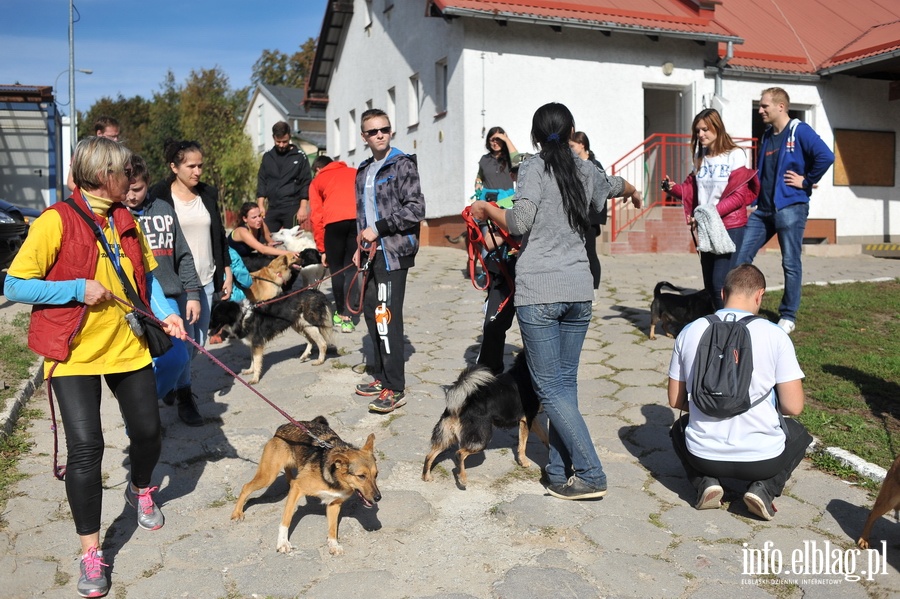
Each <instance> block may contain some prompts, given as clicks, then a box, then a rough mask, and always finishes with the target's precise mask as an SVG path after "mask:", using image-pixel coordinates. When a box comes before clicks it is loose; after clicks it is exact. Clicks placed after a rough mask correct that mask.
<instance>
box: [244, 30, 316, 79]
mask: <svg viewBox="0 0 900 599" xmlns="http://www.w3.org/2000/svg"><path fill="white" fill-rule="evenodd" d="M315 55H316V40H315V38H309V39H308V40H306V41H305V42H304V43H303V44H301V45H300V49H299V50H298V51H297V52H294V53H293V54H291V55H290V56H288V55H287V54H285V53H284V52H281V51H279V50H263V52H262V54H261V55H260V57H259V59H258V60H257V61H256V62H255V63H254V64H253V74H252V75H251V77H250V81H251V82H252V83H253V85H254V86H256V85H259V84H260V83H265V84H266V85H283V86H285V87H303V85H304V82H305V81H306V78H307V77H308V76H309V71H310V69H311V68H312V61H313V58H314V57H315Z"/></svg>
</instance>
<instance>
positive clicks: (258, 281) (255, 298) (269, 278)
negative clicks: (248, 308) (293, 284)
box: [246, 254, 298, 304]
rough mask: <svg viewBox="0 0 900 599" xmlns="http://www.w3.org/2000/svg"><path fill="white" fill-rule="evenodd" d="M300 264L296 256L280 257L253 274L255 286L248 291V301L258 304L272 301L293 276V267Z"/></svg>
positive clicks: (284, 255)
mask: <svg viewBox="0 0 900 599" xmlns="http://www.w3.org/2000/svg"><path fill="white" fill-rule="evenodd" d="M297 262H298V259H297V258H296V256H294V254H283V255H281V256H278V257H277V258H275V259H274V260H272V261H271V262H269V264H268V265H266V266H264V267H262V268H260V269H259V270H257V271H254V272H251V273H250V276H251V277H252V278H253V284H252V285H250V289H248V290H247V293H246V295H247V299H248V300H250V301H251V302H252V303H254V304H256V303H259V302H264V301H266V300H270V299H272V298H273V297H275V296H277V295H278V294H280V293H281V292H282V290H283V289H284V284H285V282H286V281H287V280H288V279H289V278H290V276H291V267H292V266H293V265H294V264H295V263H297Z"/></svg>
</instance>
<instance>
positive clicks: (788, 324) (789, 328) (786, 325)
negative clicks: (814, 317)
mask: <svg viewBox="0 0 900 599" xmlns="http://www.w3.org/2000/svg"><path fill="white" fill-rule="evenodd" d="M778 326H780V327H781V329H782V330H783V331H784V332H785V333H787V334H788V335H790V334H791V333H793V332H794V329H795V328H797V325H796V324H794V321H793V320H786V319H784V318H782V319H781V320H779V321H778Z"/></svg>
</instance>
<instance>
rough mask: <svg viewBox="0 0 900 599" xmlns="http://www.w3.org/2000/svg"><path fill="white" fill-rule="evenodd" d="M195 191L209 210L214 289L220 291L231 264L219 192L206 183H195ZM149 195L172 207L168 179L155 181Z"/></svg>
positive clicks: (173, 204)
mask: <svg viewBox="0 0 900 599" xmlns="http://www.w3.org/2000/svg"><path fill="white" fill-rule="evenodd" d="M197 193H199V194H200V200H201V201H202V202H203V205H204V206H205V207H206V210H207V212H209V216H210V219H211V221H212V224H211V225H210V226H211V228H212V231H211V232H210V234H211V235H212V251H213V259H214V260H215V262H216V272H215V274H214V275H213V289H214V291H217V292H218V291H222V285H223V283H225V267H226V266H229V267H230V266H231V258H230V257H229V256H228V241H227V240H226V238H225V226H224V225H223V224H222V215H221V213H220V212H219V192H218V190H217V189H216V188H215V187H213V186H212V185H207V184H206V183H198V184H197ZM150 196H151V197H154V198H158V199H160V200H162V201H164V202H165V203H167V204H169V205H170V206H172V207H173V208H174V207H175V200H174V199H173V198H172V186H171V183H169V182H168V181H163V182H161V183H157V184H156V185H154V186H153V189H151V190H150Z"/></svg>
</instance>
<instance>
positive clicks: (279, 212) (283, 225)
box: [265, 200, 300, 233]
mask: <svg viewBox="0 0 900 599" xmlns="http://www.w3.org/2000/svg"><path fill="white" fill-rule="evenodd" d="M299 209H300V203H299V202H288V203H287V204H286V205H285V204H282V203H278V204H277V205H275V206H273V205H272V201H271V200H270V201H269V207H268V210H266V218H265V221H266V226H267V227H269V231H271V232H272V233H274V232H275V231H280V230H282V229H290V228H291V227H293V226H294V225H295V224H297V210H299Z"/></svg>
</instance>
